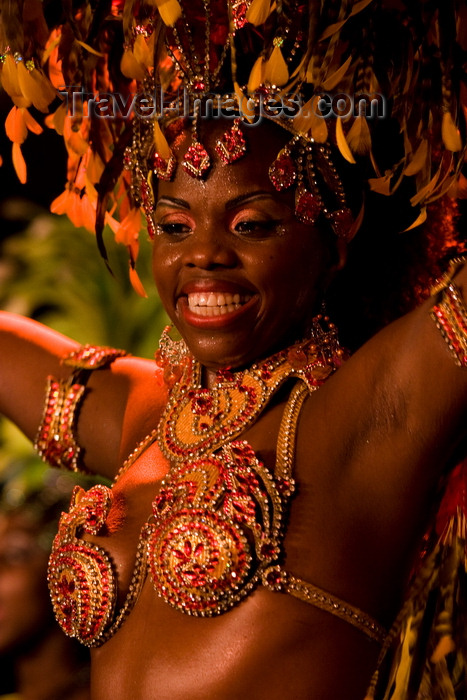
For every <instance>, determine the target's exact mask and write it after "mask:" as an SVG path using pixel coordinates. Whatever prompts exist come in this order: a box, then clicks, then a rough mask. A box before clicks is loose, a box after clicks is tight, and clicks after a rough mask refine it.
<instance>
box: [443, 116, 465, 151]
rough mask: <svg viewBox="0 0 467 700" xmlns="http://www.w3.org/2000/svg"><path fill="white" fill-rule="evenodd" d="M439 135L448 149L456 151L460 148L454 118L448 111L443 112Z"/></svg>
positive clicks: (460, 142)
mask: <svg viewBox="0 0 467 700" xmlns="http://www.w3.org/2000/svg"><path fill="white" fill-rule="evenodd" d="M441 135H442V138H443V143H444V145H445V146H446V148H447V150H448V151H452V152H454V153H457V151H461V150H462V141H461V137H460V133H459V129H458V128H457V127H456V125H455V124H454V120H453V118H452V115H451V113H450V112H445V113H444V114H443V120H442V123H441Z"/></svg>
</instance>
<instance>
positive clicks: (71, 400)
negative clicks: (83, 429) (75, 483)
mask: <svg viewBox="0 0 467 700" xmlns="http://www.w3.org/2000/svg"><path fill="white" fill-rule="evenodd" d="M124 355H126V353H125V351H124V350H114V349H113V348H107V347H95V346H92V345H84V346H82V347H80V348H79V349H78V350H76V351H73V352H72V353H70V354H69V355H67V356H66V357H64V358H63V359H62V364H63V365H67V366H69V367H73V368H74V371H73V372H72V374H71V376H70V377H69V379H61V380H57V379H55V378H54V377H48V379H47V390H46V397H45V406H44V412H43V415H42V421H41V424H40V426H39V429H38V432H37V435H36V439H35V440H34V448H35V449H36V451H37V452H38V454H39V455H40V457H42V459H43V460H44V462H48V463H49V464H50V465H51V466H52V467H59V468H61V469H68V470H69V471H74V472H78V471H83V472H86V469H85V468H84V466H83V465H82V456H83V450H82V448H81V447H80V446H79V445H78V442H77V439H76V427H77V425H76V424H77V420H78V408H79V406H80V403H81V401H82V399H83V398H84V395H85V391H86V382H87V380H88V378H89V376H90V374H91V371H93V370H95V369H100V368H103V367H108V366H109V365H110V364H111V363H112V362H113V361H114V360H115V359H116V358H117V357H122V356H124Z"/></svg>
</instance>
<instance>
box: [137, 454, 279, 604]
mask: <svg viewBox="0 0 467 700" xmlns="http://www.w3.org/2000/svg"><path fill="white" fill-rule="evenodd" d="M282 511H283V504H282V500H281V498H280V497H279V493H278V491H277V489H276V487H275V485H274V480H273V478H272V477H271V475H270V474H269V472H267V470H266V469H265V467H264V465H262V464H261V463H260V462H259V461H258V460H257V459H256V456H255V453H254V452H253V450H252V449H251V447H250V446H249V445H248V444H247V443H244V442H232V443H231V444H230V445H229V446H226V447H224V448H222V450H221V451H220V452H219V453H218V454H216V455H212V456H211V457H209V458H204V459H198V460H194V461H192V462H187V463H185V464H183V465H181V466H179V467H177V468H175V467H173V468H172V469H171V471H170V474H169V476H168V477H167V479H166V481H165V483H164V484H163V487H162V489H161V491H160V493H159V496H158V497H157V499H156V500H155V502H154V506H153V513H154V523H152V524H151V525H148V545H147V551H148V563H149V570H150V572H151V578H152V581H153V584H154V587H155V589H156V590H157V592H158V593H159V595H160V596H161V597H162V598H164V600H166V601H167V602H168V603H169V604H170V605H172V606H173V607H175V608H178V609H181V610H182V611H183V612H186V613H189V614H191V615H203V616H204V615H216V614H219V613H221V612H223V611H224V610H227V609H229V608H231V607H232V605H234V604H235V603H236V602H237V601H239V600H241V599H242V598H243V597H244V596H245V595H247V593H248V592H249V590H251V587H252V586H253V585H255V583H256V582H257V581H258V577H259V575H260V574H259V570H260V569H261V568H262V567H263V566H266V565H270V563H271V562H272V561H274V560H275V559H276V558H277V556H278V554H279V552H280V549H279V546H278V540H277V536H278V531H279V524H280V522H281V517H282ZM252 543H254V546H252Z"/></svg>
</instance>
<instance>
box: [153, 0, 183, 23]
mask: <svg viewBox="0 0 467 700" xmlns="http://www.w3.org/2000/svg"><path fill="white" fill-rule="evenodd" d="M154 2H155V5H156V6H157V9H158V10H159V13H160V16H161V19H162V21H163V22H164V24H165V25H167V26H168V27H173V26H174V24H175V22H176V21H177V20H178V19H179V18H180V17H181V14H182V8H181V7H180V4H179V3H178V1H177V0H154Z"/></svg>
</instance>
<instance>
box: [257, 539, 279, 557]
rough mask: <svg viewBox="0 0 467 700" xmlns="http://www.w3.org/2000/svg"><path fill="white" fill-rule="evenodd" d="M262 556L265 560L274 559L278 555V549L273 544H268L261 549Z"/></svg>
mask: <svg viewBox="0 0 467 700" xmlns="http://www.w3.org/2000/svg"><path fill="white" fill-rule="evenodd" d="M261 554H262V555H263V557H264V558H265V559H272V558H273V557H274V555H275V554H276V548H275V547H274V545H273V544H272V543H271V542H266V543H265V544H263V546H262V547H261Z"/></svg>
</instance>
